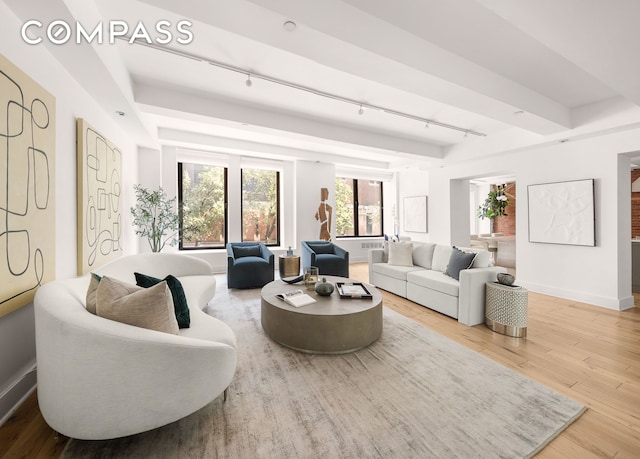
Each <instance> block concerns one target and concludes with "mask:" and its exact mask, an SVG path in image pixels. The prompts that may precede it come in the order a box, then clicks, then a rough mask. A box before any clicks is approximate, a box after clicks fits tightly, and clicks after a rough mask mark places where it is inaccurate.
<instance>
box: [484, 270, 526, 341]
mask: <svg viewBox="0 0 640 459" xmlns="http://www.w3.org/2000/svg"><path fill="white" fill-rule="evenodd" d="M528 294H529V292H528V291H527V289H525V288H523V287H511V286H507V285H502V284H500V283H497V282H487V283H486V306H485V324H486V325H487V327H489V328H490V329H491V330H493V331H495V332H498V333H501V334H503V335H507V336H513V337H515V338H525V337H526V336H527V306H528Z"/></svg>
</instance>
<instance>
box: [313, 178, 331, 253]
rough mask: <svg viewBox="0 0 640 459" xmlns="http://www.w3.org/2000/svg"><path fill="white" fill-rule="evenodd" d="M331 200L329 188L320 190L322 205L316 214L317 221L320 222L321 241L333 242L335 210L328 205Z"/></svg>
mask: <svg viewBox="0 0 640 459" xmlns="http://www.w3.org/2000/svg"><path fill="white" fill-rule="evenodd" d="M327 199H329V190H328V189H327V188H321V189H320V205H319V206H318V211H317V212H316V220H319V221H320V240H321V241H330V240H331V215H332V214H333V208H332V207H331V206H330V205H329V204H327Z"/></svg>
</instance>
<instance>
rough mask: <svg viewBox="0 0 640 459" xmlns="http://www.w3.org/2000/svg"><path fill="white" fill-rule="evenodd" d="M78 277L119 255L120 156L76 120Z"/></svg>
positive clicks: (87, 127)
mask: <svg viewBox="0 0 640 459" xmlns="http://www.w3.org/2000/svg"><path fill="white" fill-rule="evenodd" d="M77 124H78V126H77V129H78V275H83V274H86V273H88V272H91V271H92V270H94V269H96V268H97V267H99V266H101V265H103V264H105V263H107V262H109V261H111V260H114V259H116V258H118V257H119V256H120V255H121V254H122V245H121V242H122V198H121V191H122V189H121V187H122V180H121V177H122V153H121V151H120V150H119V149H118V148H117V147H116V146H115V145H114V144H113V143H111V142H110V141H109V140H108V139H107V138H105V137H104V136H103V135H101V134H100V133H99V132H98V131H97V130H96V129H94V128H93V127H91V125H89V123H87V122H86V121H85V120H83V119H82V118H78V123H77Z"/></svg>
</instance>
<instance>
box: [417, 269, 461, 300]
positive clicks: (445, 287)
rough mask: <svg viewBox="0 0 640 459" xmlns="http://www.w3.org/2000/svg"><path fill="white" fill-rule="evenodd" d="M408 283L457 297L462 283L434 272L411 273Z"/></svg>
mask: <svg viewBox="0 0 640 459" xmlns="http://www.w3.org/2000/svg"><path fill="white" fill-rule="evenodd" d="M407 282H408V283H411V284H415V285H419V286H421V287H425V288H428V289H431V290H435V291H437V292H441V293H444V294H447V295H451V296H456V297H457V296H458V292H459V290H460V282H458V281H457V280H455V279H454V278H452V277H449V276H447V275H446V274H444V273H441V272H440V271H434V270H422V271H413V272H410V273H408V274H407Z"/></svg>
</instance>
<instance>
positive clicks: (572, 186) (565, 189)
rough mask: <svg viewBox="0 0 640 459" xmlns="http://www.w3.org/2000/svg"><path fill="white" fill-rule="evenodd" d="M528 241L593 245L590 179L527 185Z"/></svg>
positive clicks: (593, 223)
mask: <svg viewBox="0 0 640 459" xmlns="http://www.w3.org/2000/svg"><path fill="white" fill-rule="evenodd" d="M528 201H529V202H528V204H529V242H543V243H547V244H568V245H585V246H595V244H596V239H595V209H594V180H593V179H585V180H573V181H568V182H556V183H541V184H537V185H529V186H528Z"/></svg>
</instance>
